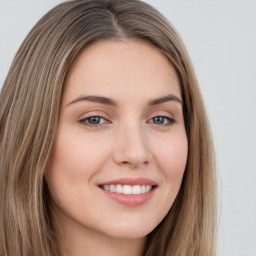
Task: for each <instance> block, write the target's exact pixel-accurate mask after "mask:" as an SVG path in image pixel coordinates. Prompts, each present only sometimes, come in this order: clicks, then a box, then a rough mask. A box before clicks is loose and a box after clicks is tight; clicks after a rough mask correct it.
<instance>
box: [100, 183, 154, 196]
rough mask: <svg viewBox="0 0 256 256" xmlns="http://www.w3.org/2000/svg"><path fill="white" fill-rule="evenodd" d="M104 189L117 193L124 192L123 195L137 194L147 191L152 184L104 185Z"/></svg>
mask: <svg viewBox="0 0 256 256" xmlns="http://www.w3.org/2000/svg"><path fill="white" fill-rule="evenodd" d="M103 189H104V190H107V191H110V192H115V193H119V194H125V195H139V194H144V193H147V192H149V191H150V190H151V189H152V186H150V185H135V186H130V185H120V184H118V185H104V186H103Z"/></svg>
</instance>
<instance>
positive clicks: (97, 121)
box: [79, 116, 108, 127]
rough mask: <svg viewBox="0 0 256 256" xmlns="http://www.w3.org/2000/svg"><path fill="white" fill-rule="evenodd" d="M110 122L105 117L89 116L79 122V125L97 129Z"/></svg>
mask: <svg viewBox="0 0 256 256" xmlns="http://www.w3.org/2000/svg"><path fill="white" fill-rule="evenodd" d="M106 122H108V121H107V120H106V119H105V118H104V117H103V116H89V117H86V118H83V119H81V120H79V123H80V124H82V125H86V126H91V127H97V126H100V125H103V124H104V123H106Z"/></svg>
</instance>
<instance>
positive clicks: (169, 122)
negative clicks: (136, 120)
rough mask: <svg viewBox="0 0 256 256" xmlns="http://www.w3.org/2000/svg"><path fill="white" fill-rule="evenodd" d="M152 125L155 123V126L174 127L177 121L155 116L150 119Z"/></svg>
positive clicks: (167, 117)
mask: <svg viewBox="0 0 256 256" xmlns="http://www.w3.org/2000/svg"><path fill="white" fill-rule="evenodd" d="M150 123H153V124H155V125H162V126H169V125H174V124H175V123H176V120H175V119H174V118H172V117H169V116H155V117H153V118H152V119H150Z"/></svg>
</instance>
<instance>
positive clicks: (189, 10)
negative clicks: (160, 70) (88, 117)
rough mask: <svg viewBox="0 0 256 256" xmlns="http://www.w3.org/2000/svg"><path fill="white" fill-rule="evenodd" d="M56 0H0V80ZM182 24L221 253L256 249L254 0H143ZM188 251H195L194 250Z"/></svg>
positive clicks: (244, 254)
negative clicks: (202, 108) (208, 148)
mask: <svg viewBox="0 0 256 256" xmlns="http://www.w3.org/2000/svg"><path fill="white" fill-rule="evenodd" d="M60 2H61V1H59V0H36V1H35V0H22V1H21V0H0V87H1V86H2V84H3V81H4V79H5V76H6V74H7V72H8V69H9V67H10V64H11V61H12V59H13V57H14V54H15V52H16V51H17V49H18V47H19V45H20V44H21V42H22V40H23V39H24V37H25V35H26V34H27V33H28V32H29V30H30V29H31V28H32V26H33V25H34V24H35V23H36V21H37V20H38V19H39V18H40V17H41V16H42V15H43V14H44V13H46V12H47V11H48V10H49V9H50V8H52V7H53V6H55V5H56V4H58V3H60ZM146 2H148V3H150V4H152V5H153V6H155V7H156V8H157V9H158V10H160V11H161V12H162V13H163V14H164V15H165V16H166V17H167V18H168V19H169V20H170V21H171V22H172V24H173V25H174V26H175V27H176V28H177V30H178V31H179V32H180V34H181V36H182V38H183V40H184V41H185V44H186V45H187V48H188V50H189V53H190V55H191V58H192V61H193V63H194V66H195V70H196V73H197V75H198V79H199V82H200V85H201V89H202V93H203V96H204V99H205V103H206V107H207V110H208V113H209V118H210V121H211V125H212V130H213V135H214V140H215V146H216V152H217V165H218V173H219V180H220V182H219V230H220V232H219V255H221V256H256V220H255V218H256V199H255V196H256V167H255V160H256V0H240V1H238V0H237V1H236V0H170V1H168V0H147V1H146ZM191 256H192V255H191Z"/></svg>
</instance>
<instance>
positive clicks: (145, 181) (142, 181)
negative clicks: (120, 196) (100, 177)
mask: <svg viewBox="0 0 256 256" xmlns="http://www.w3.org/2000/svg"><path fill="white" fill-rule="evenodd" d="M119 184H120V185H131V186H133V185H150V186H157V183H156V182H155V181H153V180H151V179H149V178H144V177H139V178H128V177H127V178H121V179H116V180H110V181H106V182H103V183H100V184H99V186H104V185H119Z"/></svg>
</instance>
